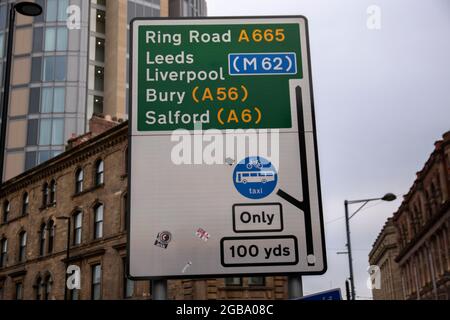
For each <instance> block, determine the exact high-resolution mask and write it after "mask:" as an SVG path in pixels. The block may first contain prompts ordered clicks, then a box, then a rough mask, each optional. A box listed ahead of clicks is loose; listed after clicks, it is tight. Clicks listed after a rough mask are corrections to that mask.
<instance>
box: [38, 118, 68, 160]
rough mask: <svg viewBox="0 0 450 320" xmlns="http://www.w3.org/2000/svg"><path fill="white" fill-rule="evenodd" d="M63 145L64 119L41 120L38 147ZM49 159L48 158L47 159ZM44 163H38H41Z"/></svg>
mask: <svg viewBox="0 0 450 320" xmlns="http://www.w3.org/2000/svg"><path fill="white" fill-rule="evenodd" d="M63 143H64V119H62V118H55V119H41V121H40V126H39V145H41V146H50V145H62V144H63ZM48 158H50V156H49V157H48ZM42 162H44V161H40V163H42Z"/></svg>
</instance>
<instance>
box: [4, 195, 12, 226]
mask: <svg viewBox="0 0 450 320" xmlns="http://www.w3.org/2000/svg"><path fill="white" fill-rule="evenodd" d="M2 213H3V214H2V223H8V221H9V214H10V213H11V202H9V200H5V201H3V212H2Z"/></svg>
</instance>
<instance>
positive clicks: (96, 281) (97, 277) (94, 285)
mask: <svg viewBox="0 0 450 320" xmlns="http://www.w3.org/2000/svg"><path fill="white" fill-rule="evenodd" d="M101 284H102V267H101V265H100V264H96V265H93V266H92V279H91V299H92V300H100V299H101V298H102V288H101Z"/></svg>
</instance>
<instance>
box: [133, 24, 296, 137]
mask: <svg viewBox="0 0 450 320" xmlns="http://www.w3.org/2000/svg"><path fill="white" fill-rule="evenodd" d="M137 28H138V31H137V43H135V45H134V50H137V52H134V53H133V55H134V56H135V57H136V56H137V57H138V63H137V70H136V72H137V84H136V83H134V84H133V85H137V110H136V109H135V111H137V129H138V131H140V132H148V131H169V130H175V129H180V128H182V129H187V130H193V129H194V124H195V123H197V124H200V123H201V125H202V129H203V130H205V129H212V128H214V129H249V128H255V129H277V128H280V129H281V128H291V127H292V117H291V103H290V95H289V80H291V79H302V78H303V67H304V66H303V63H304V62H303V60H302V56H301V48H300V25H299V24H295V23H286V24H281V23H277V24H267V23H264V24H231V25H226V24H223V25H220V24H219V25H218V24H211V25H208V24H201V25H200V24H199V25H192V24H191V25H182V24H181V25H144V26H138V27H137ZM135 41H136V38H135Z"/></svg>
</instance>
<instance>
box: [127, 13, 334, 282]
mask: <svg viewBox="0 0 450 320" xmlns="http://www.w3.org/2000/svg"><path fill="white" fill-rule="evenodd" d="M131 25H132V28H131V43H132V50H131V55H130V70H131V75H130V79H131V84H130V126H129V159H128V161H129V162H128V163H129V164H130V167H129V174H128V179H129V180H128V183H129V196H128V201H129V203H128V212H129V228H128V239H129V240H128V253H129V254H128V258H129V268H128V270H129V273H130V276H131V277H132V278H136V279H144V278H155V279H156V278H183V277H188V278H193V277H201V276H222V277H223V276H233V275H242V274H252V275H258V274H259V275H263V274H288V273H297V274H299V273H300V274H322V273H324V272H325V270H326V255H325V244H324V232H323V219H322V208H321V196H320V182H319V170H318V158H317V145H316V131H315V123H314V108H313V94H312V82H311V67H310V61H309V59H310V57H309V44H308V30H307V21H306V19H305V18H304V17H296V16H295V17H294V16H290V17H260V18H206V19H205V18H196V19H136V20H133V22H132V23H131Z"/></svg>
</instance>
